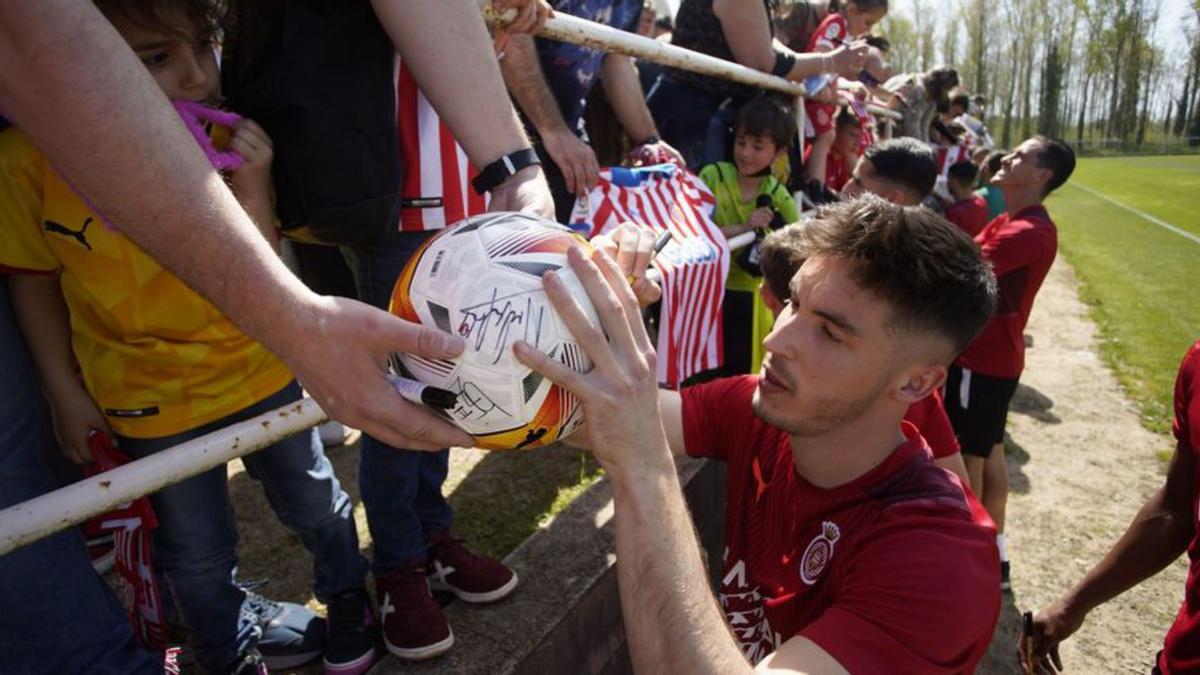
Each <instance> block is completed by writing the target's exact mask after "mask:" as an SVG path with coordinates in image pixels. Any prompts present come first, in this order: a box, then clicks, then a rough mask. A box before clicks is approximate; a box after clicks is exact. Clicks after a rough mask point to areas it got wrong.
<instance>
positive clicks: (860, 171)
mask: <svg viewBox="0 0 1200 675" xmlns="http://www.w3.org/2000/svg"><path fill="white" fill-rule="evenodd" d="M868 193H870V194H873V195H875V196H876V197H881V198H883V199H886V200H888V201H889V202H891V203H893V204H900V205H901V206H912V204H909V203H908V202H909V201H910V200H909V198H908V193H907V192H905V191H904V190H902V189H900V188H898V187H896V186H895V185H892V184H891V183H889V182H888V181H886V180H884V179H882V178H880V177H879V175H878V174H876V173H875V165H874V164H872V163H871V160H869V159H867V158H866V157H863V158H861V159H859V160H858V165H857V166H855V167H854V173H853V174H852V175H851V176H850V180H849V181H847V182H846V186H845V187H844V188H842V198H843V199H853V198H854V197H857V196H859V195H863V194H868Z"/></svg>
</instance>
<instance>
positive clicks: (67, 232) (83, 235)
mask: <svg viewBox="0 0 1200 675" xmlns="http://www.w3.org/2000/svg"><path fill="white" fill-rule="evenodd" d="M91 224H92V219H91V218H90V217H89V218H88V219H87V220H85V221H83V227H81V228H79V229H78V230H72V229H71V228H69V227H67V226H66V225H63V224H62V223H56V222H54V221H53V220H46V221H43V222H42V227H44V228H45V229H46V231H47V232H53V233H55V234H61V235H63V236H66V237H71V238H73V239H75V240H76V241H78V242H79V243H80V244H83V247H84V248H86V249H87V250H89V251H90V250H92V245H91V244H89V243H88V240H87V229H88V226H90V225H91Z"/></svg>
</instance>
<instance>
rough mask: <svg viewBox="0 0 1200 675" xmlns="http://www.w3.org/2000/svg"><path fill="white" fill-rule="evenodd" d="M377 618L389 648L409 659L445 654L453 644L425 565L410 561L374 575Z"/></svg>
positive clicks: (399, 655) (401, 656)
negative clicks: (431, 591)
mask: <svg viewBox="0 0 1200 675" xmlns="http://www.w3.org/2000/svg"><path fill="white" fill-rule="evenodd" d="M375 597H377V598H379V621H380V623H382V624H383V643H384V644H385V645H387V648H388V651H389V652H391V653H393V654H395V655H396V656H398V657H400V658H402V659H407V660H409V661H419V660H421V659H430V658H433V657H435V656H440V655H442V654H445V653H446V652H447V651H449V650H450V648H451V647H453V646H454V633H453V632H451V630H450V624H448V623H446V617H445V616H443V615H442V608H441V607H439V606H438V604H437V602H436V601H434V599H433V596H432V595H430V593H429V582H428V581H427V580H426V579H425V566H424V565H413V566H410V567H406V568H403V569H399V570H396V571H394V572H388V573H386V574H376V575H375Z"/></svg>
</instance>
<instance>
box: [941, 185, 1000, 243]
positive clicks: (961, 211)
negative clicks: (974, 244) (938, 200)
mask: <svg viewBox="0 0 1200 675" xmlns="http://www.w3.org/2000/svg"><path fill="white" fill-rule="evenodd" d="M990 213H991V212H990V211H989V210H988V203H987V200H986V199H984V198H983V197H980V196H979V195H971V197H969V198H968V199H964V200H962V201H961V202H958V203H957V204H954V205H953V206H951V207H950V208H948V209H946V220H948V221H950V222H952V223H954V224H955V225H957V226H958V227H959V229H961V230H962V231H963V232H966V233H967V234H969V235H971V236H972V237H974V236H975V235H977V234H979V233H980V232H981V231H982V230H983V228H984V226H985V225H987V223H988V216H989V214H990Z"/></svg>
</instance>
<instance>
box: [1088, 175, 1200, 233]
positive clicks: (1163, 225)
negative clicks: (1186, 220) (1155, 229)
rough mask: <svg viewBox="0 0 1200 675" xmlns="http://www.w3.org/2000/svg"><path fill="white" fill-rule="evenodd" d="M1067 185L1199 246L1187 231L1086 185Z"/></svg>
mask: <svg viewBox="0 0 1200 675" xmlns="http://www.w3.org/2000/svg"><path fill="white" fill-rule="evenodd" d="M1067 185H1074V186H1075V187H1077V188H1079V189H1080V190H1083V191H1084V192H1088V193H1091V194H1093V195H1095V196H1097V197H1099V198H1100V199H1103V200H1104V201H1106V202H1108V203H1109V204H1112V205H1113V206H1118V207H1120V208H1123V209H1125V210H1126V211H1129V212H1130V213H1132V214H1134V215H1136V216H1139V217H1141V218H1143V219H1145V220H1148V221H1150V222H1152V223H1154V224H1155V225H1158V226H1159V227H1161V228H1163V229H1164V230H1170V231H1171V232H1174V233H1175V234H1177V235H1179V236H1181V237H1186V238H1187V239H1190V240H1191V241H1192V242H1194V243H1197V244H1200V237H1197V236H1196V235H1194V234H1192V233H1191V232H1188V231H1187V230H1184V229H1182V228H1179V227H1176V226H1174V225H1172V224H1170V223H1168V222H1167V221H1165V220H1159V219H1158V218H1155V217H1154V216H1152V215H1150V214H1149V213H1146V212H1145V211H1139V210H1137V209H1135V208H1133V207H1132V206H1130V205H1128V204H1123V203H1121V202H1119V201H1117V200H1115V199H1113V198H1112V197H1109V196H1107V195H1104V194H1102V193H1100V192H1098V191H1096V190H1093V189H1092V188H1090V187H1088V186H1086V185H1081V184H1080V183H1077V182H1075V181H1069V182H1068V183H1067Z"/></svg>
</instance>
